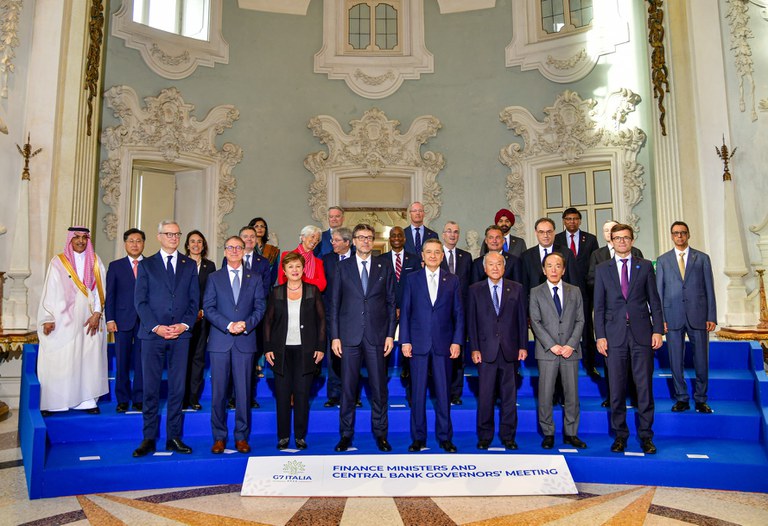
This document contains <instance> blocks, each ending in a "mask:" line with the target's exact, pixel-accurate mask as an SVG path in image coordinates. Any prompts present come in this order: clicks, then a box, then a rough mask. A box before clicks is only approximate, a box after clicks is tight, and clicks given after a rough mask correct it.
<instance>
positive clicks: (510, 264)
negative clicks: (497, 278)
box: [471, 252, 523, 283]
mask: <svg viewBox="0 0 768 526" xmlns="http://www.w3.org/2000/svg"><path fill="white" fill-rule="evenodd" d="M501 255H502V256H504V259H505V260H506V263H504V279H510V280H512V281H517V282H518V283H520V282H521V281H522V279H523V276H522V268H521V265H520V258H518V257H515V256H513V255H512V254H510V253H508V252H502V253H501ZM484 257H485V256H480V257H479V258H477V259H475V260H474V261H473V262H472V280H471V281H472V283H477V282H478V281H483V280H485V279H486V278H488V276H486V275H485V267H484V266H483V258H484Z"/></svg>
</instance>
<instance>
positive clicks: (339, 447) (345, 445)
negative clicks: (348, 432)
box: [333, 437, 352, 451]
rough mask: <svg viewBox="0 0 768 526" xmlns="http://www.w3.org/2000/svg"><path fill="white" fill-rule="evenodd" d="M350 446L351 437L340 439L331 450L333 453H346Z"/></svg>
mask: <svg viewBox="0 0 768 526" xmlns="http://www.w3.org/2000/svg"><path fill="white" fill-rule="evenodd" d="M351 445H352V437H341V439H339V443H338V444H336V447H335V448H333V449H334V451H346V450H347V449H349V446H351Z"/></svg>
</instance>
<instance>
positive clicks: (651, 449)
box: [640, 438, 656, 455]
mask: <svg viewBox="0 0 768 526" xmlns="http://www.w3.org/2000/svg"><path fill="white" fill-rule="evenodd" d="M640 447H642V448H643V453H645V454H647V455H655V454H656V446H655V445H654V443H653V440H651V439H650V438H644V439H643V441H642V442H641V443H640Z"/></svg>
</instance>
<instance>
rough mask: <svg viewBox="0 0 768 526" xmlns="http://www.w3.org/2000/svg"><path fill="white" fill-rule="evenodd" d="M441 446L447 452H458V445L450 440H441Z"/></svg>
mask: <svg viewBox="0 0 768 526" xmlns="http://www.w3.org/2000/svg"><path fill="white" fill-rule="evenodd" d="M440 447H441V448H443V451H445V452H446V453H456V452H457V451H458V449H456V446H455V445H454V444H453V442H451V441H450V440H443V441H442V442H440Z"/></svg>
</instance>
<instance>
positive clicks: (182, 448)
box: [165, 438, 192, 455]
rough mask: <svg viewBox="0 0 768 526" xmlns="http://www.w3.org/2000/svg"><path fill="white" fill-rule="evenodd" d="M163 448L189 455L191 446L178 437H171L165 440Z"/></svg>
mask: <svg viewBox="0 0 768 526" xmlns="http://www.w3.org/2000/svg"><path fill="white" fill-rule="evenodd" d="M165 450H166V451H175V452H176V453H182V454H184V455H189V454H191V453H192V448H191V447H189V446H188V445H186V444H185V443H184V442H182V441H181V439H180V438H172V439H170V440H166V441H165Z"/></svg>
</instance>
